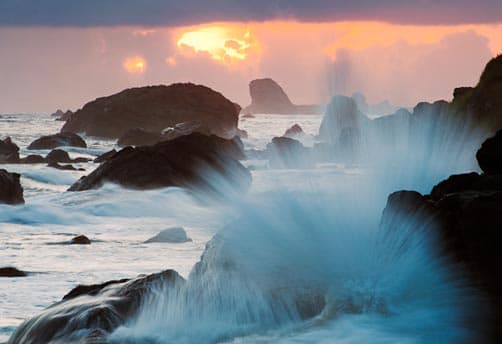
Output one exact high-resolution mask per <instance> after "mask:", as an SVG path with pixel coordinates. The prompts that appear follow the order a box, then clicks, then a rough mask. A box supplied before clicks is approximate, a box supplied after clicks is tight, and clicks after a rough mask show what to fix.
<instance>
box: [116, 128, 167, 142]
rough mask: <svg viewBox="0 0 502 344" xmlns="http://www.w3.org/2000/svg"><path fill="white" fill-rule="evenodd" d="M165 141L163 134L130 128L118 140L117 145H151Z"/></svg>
mask: <svg viewBox="0 0 502 344" xmlns="http://www.w3.org/2000/svg"><path fill="white" fill-rule="evenodd" d="M161 141H163V137H162V134H160V133H153V132H150V131H146V130H144V129H141V128H134V129H130V130H128V131H127V132H126V133H125V134H124V135H122V136H121V137H120V138H119V140H118V141H117V145H119V146H121V147H126V146H151V145H154V144H156V143H159V142H161Z"/></svg>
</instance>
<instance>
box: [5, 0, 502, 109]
mask: <svg viewBox="0 0 502 344" xmlns="http://www.w3.org/2000/svg"><path fill="white" fill-rule="evenodd" d="M499 53H502V1H491V0H486V1H476V2H475V1H464V0H455V1H454V0H442V1H432V0H418V1H417V0H415V1H405V0H401V1H397V0H381V1H378V2H375V1H369V0H365V1H338V0H331V1H330V0H318V1H299V0H290V1H287V0H275V1H274V0H268V1H265V0H255V1H237V0H213V1H202V0H200V1H194V0H184V1H166V0H163V1H161V0H145V1H132V0H121V1H119V0H99V1H98V0H86V1H78V0H66V1H63V0H44V1H36V0H0V113H23V112H24V113H50V112H54V111H55V110H56V109H59V108H60V109H62V110H66V109H70V110H76V109H78V108H81V107H82V106H83V105H84V104H85V103H86V102H88V101H90V100H93V99H95V98H97V97H101V96H106V95H110V94H113V93H116V92H119V91H121V90H122V89H125V88H129V87H137V86H144V85H152V84H153V85H155V84H171V83H174V82H194V83H198V84H204V85H207V86H209V87H211V88H213V89H215V90H217V91H219V92H221V93H223V94H224V95H225V96H226V97H227V98H229V99H231V100H232V101H235V102H238V103H239V104H240V105H241V106H245V105H248V104H249V102H250V98H249V91H248V83H249V81H251V80H252V79H255V78H262V77H270V78H273V79H274V80H276V81H277V82H278V83H279V84H280V85H282V86H283V88H284V90H285V91H286V93H287V94H288V95H289V96H290V98H291V100H292V101H293V102H295V103H298V104H312V103H324V102H327V101H328V100H329V98H330V97H331V96H332V95H334V94H338V93H342V94H347V95H350V94H352V93H353V92H362V93H363V94H365V96H366V97H367V99H368V101H369V102H371V103H377V102H381V101H384V100H389V101H391V102H392V103H393V104H396V105H401V106H413V105H415V104H416V103H417V102H419V101H422V100H426V101H433V100H437V99H446V100H448V99H451V96H452V92H453V89H454V88H455V87H458V86H473V85H475V83H476V81H477V80H478V78H479V75H480V73H481V72H482V69H483V67H484V65H485V64H486V63H487V62H488V60H489V59H490V58H491V57H493V56H496V55H497V54H499Z"/></svg>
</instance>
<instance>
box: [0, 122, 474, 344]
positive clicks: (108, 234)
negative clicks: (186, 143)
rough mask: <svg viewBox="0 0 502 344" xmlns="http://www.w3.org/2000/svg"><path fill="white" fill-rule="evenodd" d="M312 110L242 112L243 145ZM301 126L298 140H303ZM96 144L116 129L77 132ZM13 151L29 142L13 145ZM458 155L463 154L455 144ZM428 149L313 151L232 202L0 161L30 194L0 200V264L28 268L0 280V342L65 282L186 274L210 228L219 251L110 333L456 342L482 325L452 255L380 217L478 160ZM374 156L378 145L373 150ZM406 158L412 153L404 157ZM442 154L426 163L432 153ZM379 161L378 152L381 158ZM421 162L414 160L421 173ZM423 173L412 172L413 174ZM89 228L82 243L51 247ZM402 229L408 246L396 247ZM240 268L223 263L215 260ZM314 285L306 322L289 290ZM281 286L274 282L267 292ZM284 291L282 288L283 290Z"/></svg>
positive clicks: (26, 125) (257, 143) (31, 128)
mask: <svg viewBox="0 0 502 344" xmlns="http://www.w3.org/2000/svg"><path fill="white" fill-rule="evenodd" d="M320 121H321V117H320V116H301V115H296V116H256V118H246V119H243V120H241V123H240V128H241V129H245V130H247V131H248V133H249V135H250V137H249V139H247V140H244V143H245V145H246V146H247V147H248V148H263V147H265V145H266V143H267V142H269V141H270V139H271V138H272V137H273V136H278V135H282V134H283V133H284V131H285V130H286V129H287V128H289V127H290V126H291V125H293V124H294V123H298V124H300V125H301V126H302V127H303V129H304V131H305V132H306V133H307V134H316V133H317V131H318V128H319V124H320ZM60 126H61V122H55V121H53V120H52V119H50V118H48V117H47V116H34V115H26V116H11V117H5V116H4V117H2V118H0V132H1V133H4V135H6V134H8V135H10V136H11V137H12V138H13V141H14V142H16V143H18V144H19V145H20V146H21V147H22V148H24V147H26V146H27V145H28V144H29V143H30V142H31V141H32V140H33V139H35V138H37V137H39V136H40V135H41V134H48V133H54V132H56V131H58V130H59V128H60ZM313 140H314V138H313V137H307V138H306V141H308V142H305V143H306V144H307V145H309V144H312V143H313ZM86 141H87V142H88V144H89V146H90V147H89V149H72V150H70V152H71V153H72V155H73V156H92V155H96V154H99V153H101V152H105V151H107V150H108V149H110V148H112V147H113V142H111V141H102V140H97V139H93V138H86ZM21 153H26V150H24V149H22V151H21ZM458 154H459V155H460V154H463V151H462V152H459V153H458ZM440 155H441V156H439V157H435V156H433V155H432V156H430V157H429V158H430V159H429V160H433V161H432V162H431V161H428V162H427V163H425V162H424V163H423V164H421V165H420V164H410V163H409V161H410V160H408V159H404V160H402V161H393V162H394V163H396V164H398V163H401V162H402V163H403V165H406V163H407V165H408V168H409V169H404V171H410V170H411V168H413V170H414V172H415V173H412V174H411V175H410V174H409V173H406V175H407V176H409V177H406V178H405V177H403V174H404V173H405V172H403V171H402V170H397V169H396V167H395V166H394V165H392V164H390V163H389V164H387V165H386V166H387V167H385V168H384V170H377V171H375V170H369V169H367V168H366V166H359V165H351V166H343V165H334V164H327V165H320V166H317V168H315V169H309V170H272V169H259V170H256V171H253V172H252V174H253V184H252V187H251V190H250V191H249V194H248V195H242V197H241V198H240V199H234V200H232V202H229V203H228V204H225V203H221V202H218V203H208V202H203V203H202V202H200V201H198V200H195V199H193V198H192V197H191V196H190V195H188V194H186V193H185V192H184V191H183V190H180V189H177V188H166V189H160V190H153V191H132V190H126V189H123V188H121V187H119V186H114V185H106V186H105V187H104V188H101V189H99V190H91V191H86V192H79V193H67V192H65V190H66V189H67V188H68V186H69V185H71V184H72V183H73V182H74V181H76V180H77V179H78V178H79V177H80V176H81V175H83V174H85V173H88V172H89V171H91V169H92V168H93V167H94V165H92V164H90V163H89V164H80V166H81V167H84V168H86V170H87V171H86V172H67V171H59V170H54V169H51V168H47V167H42V166H41V165H39V166H37V165H34V166H15V165H10V166H9V165H6V166H5V168H6V169H7V170H10V171H17V172H20V173H21V174H22V184H23V186H24V188H25V200H26V204H25V205H23V206H17V207H9V206H0V242H1V246H0V262H1V265H2V266H8V265H13V266H16V267H18V268H19V269H21V270H24V271H29V272H32V274H31V275H30V276H29V277H26V278H14V279H0V295H1V297H0V341H2V340H6V339H8V336H9V335H10V333H11V332H12V331H13V329H14V328H15V326H17V325H19V324H20V323H21V322H22V321H23V320H24V319H26V318H28V317H30V316H31V315H33V314H35V313H37V312H38V311H40V310H42V309H43V308H45V307H47V306H48V305H50V304H51V303H53V302H55V301H58V300H60V299H61V298H62V296H63V295H64V294H65V293H67V292H68V291H69V290H70V289H71V288H72V287H74V286H75V285H77V284H81V283H97V282H103V281H106V280H110V279H117V278H127V277H134V276H136V275H137V274H140V273H151V272H158V271H160V270H164V269H168V268H172V269H175V270H177V271H178V272H180V274H182V275H183V276H184V277H187V278H188V277H189V272H190V270H191V269H192V267H193V265H194V264H195V263H196V262H197V261H198V259H199V257H200V255H201V253H202V252H203V250H204V245H205V243H206V242H207V241H208V240H209V239H211V238H212V237H213V235H214V234H215V233H217V232H218V233H219V235H220V237H221V240H222V242H223V245H224V250H222V252H223V253H221V254H223V255H224V256H222V257H219V256H218V255H216V256H215V257H212V259H211V260H210V261H214V262H216V263H215V264H214V266H211V267H209V268H208V269H207V271H206V272H205V273H203V274H202V275H200V276H190V277H189V280H188V284H187V285H188V286H187V287H186V288H184V289H182V290H177V291H176V292H172V290H167V289H166V290H162V289H161V290H157V291H155V292H154V293H152V295H151V296H150V298H149V299H148V300H147V301H146V303H145V304H144V305H143V307H142V309H141V311H140V313H139V314H138V316H137V317H136V318H135V319H133V321H131V322H130V323H128V324H126V325H125V326H123V327H121V328H119V329H118V330H117V331H116V332H115V333H114V334H113V336H112V339H113V340H115V341H116V342H117V343H123V342H131V343H136V342H137V343H141V342H145V341H147V340H152V341H153V342H158V343H203V342H234V343H256V342H261V343H269V342H284V343H290V342H298V343H300V342H301V343H303V342H311V343H434V342H437V343H459V342H462V341H464V342H472V341H473V340H474V339H475V338H477V336H478V333H477V332H476V329H475V328H472V327H471V328H469V327H466V326H465V322H466V321H467V320H468V319H470V317H474V316H476V315H477V312H478V304H479V302H480V301H479V299H478V297H477V296H476V292H475V291H473V290H471V289H469V288H468V286H467V285H466V283H465V281H463V280H462V278H461V277H459V274H458V273H456V272H457V271H456V268H457V267H454V266H451V265H450V264H449V263H447V262H445V261H443V260H442V259H440V258H439V255H438V252H437V241H436V238H435V236H434V234H433V233H432V232H429V231H427V230H425V231H414V230H413V228H415V227H416V224H413V223H407V222H406V219H403V220H401V219H399V221H402V223H401V222H400V226H401V227H402V231H400V232H399V233H396V234H395V236H394V237H392V240H388V237H386V236H385V235H384V233H382V231H381V229H380V228H379V221H380V215H381V211H382V209H383V207H384V206H385V200H386V197H387V195H388V194H389V193H390V192H392V191H395V190H397V189H400V188H403V187H404V188H414V189H418V190H421V191H423V190H430V188H431V187H432V186H433V185H434V183H435V182H437V181H439V180H438V178H440V177H443V176H447V175H448V174H450V173H452V172H456V171H458V170H460V171H462V170H466V169H467V170H469V169H471V168H474V166H475V164H474V162H473V158H472V159H465V158H464V156H463V155H462V156H450V157H449V158H450V159H451V162H452V163H451V164H439V163H438V162H440V161H441V158H443V159H444V156H442V153H441V154H440ZM380 157H381V160H384V159H386V158H387V157H386V156H385V155H381V156H380ZM405 162H406V163H405ZM431 166H438V167H437V168H435V169H431V170H432V172H431V173H428V171H429V169H428V167H431ZM379 167H381V165H379ZM417 169H419V170H418V171H417ZM418 172H420V173H418ZM170 226H182V227H184V228H185V229H186V231H187V234H188V236H189V237H190V238H192V239H193V241H192V242H188V243H184V244H144V243H143V242H144V241H145V240H146V239H148V238H149V237H151V236H153V235H154V234H156V233H157V232H159V231H160V230H162V229H165V228H167V227H170ZM76 234H85V235H86V236H88V237H89V238H90V239H91V240H94V241H95V242H93V244H92V245H88V246H78V245H77V246H65V245H50V243H54V242H61V241H65V240H68V239H70V238H71V237H72V236H73V235H76ZM405 243H406V245H405ZM227 258H230V259H232V260H233V261H235V262H236V265H237V269H236V270H235V271H234V272H233V273H232V274H230V275H229V274H228V273H225V272H224V271H221V269H219V268H218V264H217V262H218V260H219V259H227ZM299 290H301V291H305V290H307V291H309V292H315V293H320V294H322V295H323V297H324V298H325V299H326V307H325V309H324V310H323V312H322V313H321V314H320V315H318V316H316V317H315V318H313V319H310V320H308V321H304V320H301V319H300V317H299V314H298V312H297V311H298V310H297V309H296V308H295V306H294V305H293V304H294V302H293V300H294V298H295V297H296V296H297V292H298V291H299ZM277 293H279V294H277ZM277 295H280V297H277Z"/></svg>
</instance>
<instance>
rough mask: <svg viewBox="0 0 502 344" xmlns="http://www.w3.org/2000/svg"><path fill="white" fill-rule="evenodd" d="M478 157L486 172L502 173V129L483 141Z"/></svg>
mask: <svg viewBox="0 0 502 344" xmlns="http://www.w3.org/2000/svg"><path fill="white" fill-rule="evenodd" d="M476 159H477V160H478V164H479V167H481V169H482V170H483V172H484V173H486V174H502V130H499V131H498V132H497V133H496V134H495V136H493V137H491V138H489V139H487V140H486V141H485V142H483V145H482V146H481V148H480V149H479V150H478V152H477V153H476Z"/></svg>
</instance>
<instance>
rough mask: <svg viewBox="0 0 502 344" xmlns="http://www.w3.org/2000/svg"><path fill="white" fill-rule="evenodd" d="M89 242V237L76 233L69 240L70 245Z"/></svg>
mask: <svg viewBox="0 0 502 344" xmlns="http://www.w3.org/2000/svg"><path fill="white" fill-rule="evenodd" d="M90 244H91V240H89V238H88V237H86V236H85V235H77V236H76V237H74V238H72V239H71V241H70V245H90Z"/></svg>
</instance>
